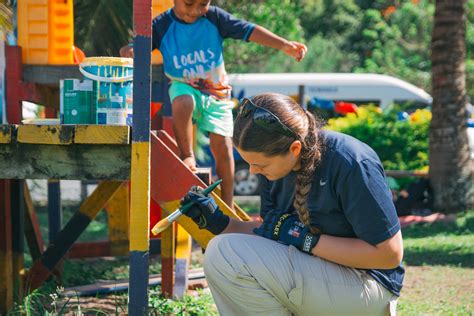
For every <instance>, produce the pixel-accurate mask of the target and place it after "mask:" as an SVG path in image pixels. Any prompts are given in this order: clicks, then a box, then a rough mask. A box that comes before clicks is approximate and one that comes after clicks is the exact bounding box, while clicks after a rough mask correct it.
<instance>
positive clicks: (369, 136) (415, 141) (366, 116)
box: [325, 106, 431, 170]
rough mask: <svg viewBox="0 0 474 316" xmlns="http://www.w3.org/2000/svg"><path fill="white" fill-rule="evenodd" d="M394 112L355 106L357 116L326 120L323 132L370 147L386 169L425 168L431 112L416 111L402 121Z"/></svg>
mask: <svg viewBox="0 0 474 316" xmlns="http://www.w3.org/2000/svg"><path fill="white" fill-rule="evenodd" d="M398 112H399V111H398V109H397V108H392V109H390V110H388V111H386V112H382V111H381V109H380V108H378V107H375V106H363V107H359V108H358V110H357V113H354V114H348V115H347V116H344V117H339V118H332V119H329V121H328V124H327V126H326V127H325V129H328V130H333V131H338V132H342V133H345V134H349V135H351V136H353V137H355V138H357V139H359V140H361V141H363V142H364V143H366V144H368V145H369V146H370V147H372V148H373V149H374V150H375V151H376V152H377V154H378V155H379V157H380V160H381V161H382V164H383V166H384V168H385V169H387V170H423V169H426V168H428V129H429V123H430V120H431V113H430V112H429V111H428V110H416V111H415V112H413V113H412V114H411V115H410V116H408V118H407V119H406V120H399V119H398V118H397V115H398Z"/></svg>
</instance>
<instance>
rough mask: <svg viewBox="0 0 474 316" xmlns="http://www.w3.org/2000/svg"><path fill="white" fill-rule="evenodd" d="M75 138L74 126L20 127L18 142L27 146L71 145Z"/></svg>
mask: <svg viewBox="0 0 474 316" xmlns="http://www.w3.org/2000/svg"><path fill="white" fill-rule="evenodd" d="M73 138H74V126H72V125H20V126H18V136H17V140H18V142H20V143H25V144H48V145H69V144H72V141H73Z"/></svg>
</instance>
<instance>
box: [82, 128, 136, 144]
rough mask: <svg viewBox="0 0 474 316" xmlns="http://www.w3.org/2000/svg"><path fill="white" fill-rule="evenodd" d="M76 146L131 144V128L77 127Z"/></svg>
mask: <svg viewBox="0 0 474 316" xmlns="http://www.w3.org/2000/svg"><path fill="white" fill-rule="evenodd" d="M74 143H76V144H129V143H130V126H118V125H117V126H113V125H76V126H75V137H74Z"/></svg>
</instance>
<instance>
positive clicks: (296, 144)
mask: <svg viewBox="0 0 474 316" xmlns="http://www.w3.org/2000/svg"><path fill="white" fill-rule="evenodd" d="M302 147H303V144H301V142H300V141H299V140H295V141H293V143H291V145H290V152H291V153H292V154H293V156H294V157H299V155H300V153H301V148H302Z"/></svg>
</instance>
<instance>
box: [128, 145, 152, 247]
mask: <svg viewBox="0 0 474 316" xmlns="http://www.w3.org/2000/svg"><path fill="white" fill-rule="evenodd" d="M131 166H132V170H131V177H130V180H131V185H132V188H131V194H130V198H131V203H130V251H148V249H149V246H148V244H149V241H150V237H149V234H148V232H149V230H150V214H149V213H150V143H149V142H141V143H139V142H137V143H132V165H131Z"/></svg>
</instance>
